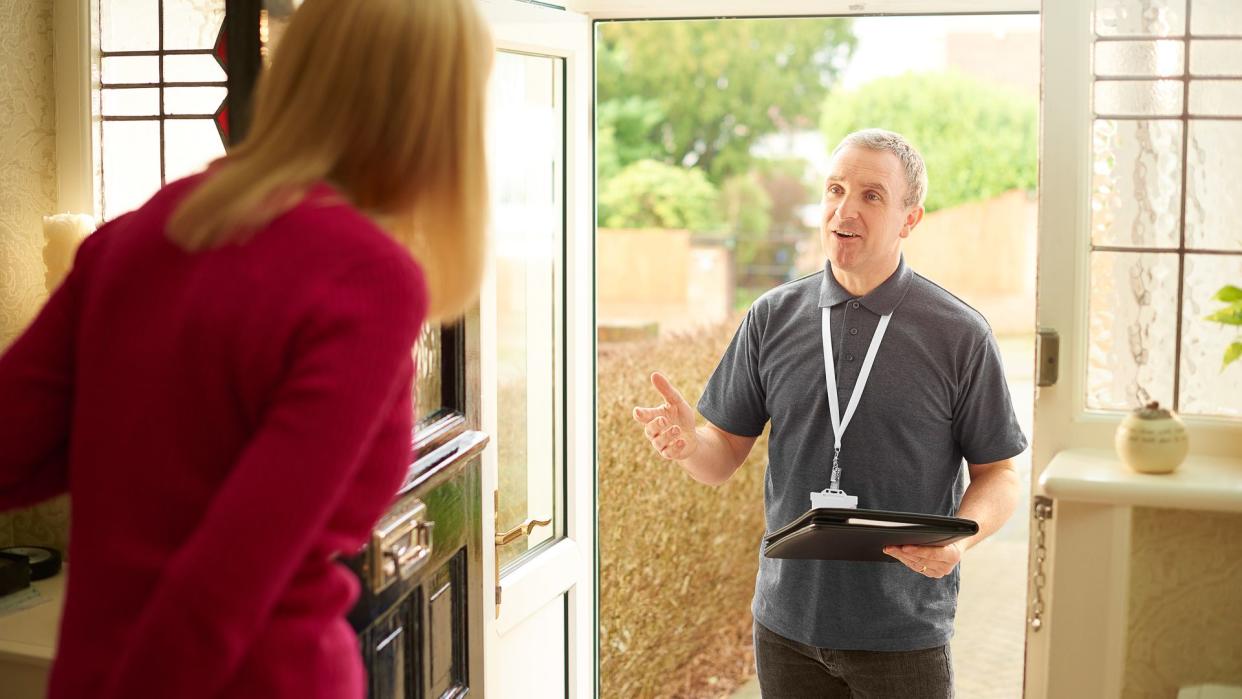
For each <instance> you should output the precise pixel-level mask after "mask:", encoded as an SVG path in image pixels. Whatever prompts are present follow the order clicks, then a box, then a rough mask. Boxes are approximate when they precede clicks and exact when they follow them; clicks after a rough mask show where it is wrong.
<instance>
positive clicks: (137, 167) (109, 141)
mask: <svg viewBox="0 0 1242 699" xmlns="http://www.w3.org/2000/svg"><path fill="white" fill-rule="evenodd" d="M103 144H104V148H103V168H102V169H103V199H104V218H105V219H112V218H116V217H117V216H119V215H121V214H123V213H125V212H126V211H129V210H131V209H135V208H137V207H138V206H140V205H142V203H143V202H145V201H146V200H147V198H148V197H150V196H151V194H152V193H154V192H155V190H157V189H159V187H160V122H159V121H158V120H155V119H152V120H150V121H105V122H104V123H103Z"/></svg>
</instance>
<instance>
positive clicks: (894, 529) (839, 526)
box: [763, 507, 979, 563]
mask: <svg viewBox="0 0 1242 699" xmlns="http://www.w3.org/2000/svg"><path fill="white" fill-rule="evenodd" d="M977 533H979V524H978V522H975V521H974V520H969V519H961V518H959V517H941V516H939V515H920V514H914V513H911V512H888V511H885V510H856V509H852V508H840V507H820V508H816V509H812V510H807V511H806V513H804V514H803V515H802V516H801V517H799V518H797V519H795V520H794V521H792V522H790V523H789V524H787V525H785V526H784V527H781V528H780V529H778V530H776V531H775V532H772V533H771V534H769V535H767V536H766V537H764V539H763V555H764V556H767V557H768V558H802V559H816V560H824V561H885V562H889V563H897V562H898V561H897V559H895V558H893V557H892V556H889V555H888V554H886V553H884V547H885V546H906V545H912V546H947V545H948V544H951V543H953V542H954V541H957V540H959V539H965V538H966V537H968V536H974V535H975V534H977Z"/></svg>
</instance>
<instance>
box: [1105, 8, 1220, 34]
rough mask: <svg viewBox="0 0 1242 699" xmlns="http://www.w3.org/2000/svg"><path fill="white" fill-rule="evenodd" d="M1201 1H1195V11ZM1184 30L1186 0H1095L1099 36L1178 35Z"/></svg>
mask: <svg viewBox="0 0 1242 699" xmlns="http://www.w3.org/2000/svg"><path fill="white" fill-rule="evenodd" d="M1199 1H1200V0H1196V2H1195V8H1196V10H1197V9H1198V6H1199V5H1198V3H1199ZM1196 24H1198V22H1196ZM1185 31H1186V0H1154V1H1153V0H1096V3H1095V32H1096V34H1099V35H1100V36H1177V35H1179V34H1183V33H1185Z"/></svg>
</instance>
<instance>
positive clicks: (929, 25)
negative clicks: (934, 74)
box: [842, 15, 1039, 88]
mask: <svg viewBox="0 0 1242 699" xmlns="http://www.w3.org/2000/svg"><path fill="white" fill-rule="evenodd" d="M959 32H969V33H979V32H993V33H996V34H1005V33H1006V32H1021V33H1028V32H1036V33H1038V32H1039V15H990V16H980V15H963V16H952V15H943V16H938V17H863V18H860V19H856V20H854V35H855V36H856V37H858V47H857V49H856V50H855V51H854V56H853V58H852V60H851V61H850V65H849V67H848V68H847V69H846V70H845V73H844V74H843V75H842V84H843V85H844V86H845V87H847V88H854V87H857V86H859V85H861V84H863V83H866V82H868V81H870V80H874V79H876V78H880V77H885V76H889V75H900V74H902V73H906V72H909V71H937V70H943V69H944V67H945V65H944V64H945V37H946V36H947V35H948V34H951V33H959ZM894 47H900V50H894Z"/></svg>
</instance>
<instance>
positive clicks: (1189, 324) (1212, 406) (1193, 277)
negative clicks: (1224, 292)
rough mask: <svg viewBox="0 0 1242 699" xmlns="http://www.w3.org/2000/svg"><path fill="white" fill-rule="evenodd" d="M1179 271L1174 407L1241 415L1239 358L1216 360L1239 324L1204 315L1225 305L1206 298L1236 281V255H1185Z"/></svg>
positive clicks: (1240, 270)
mask: <svg viewBox="0 0 1242 699" xmlns="http://www.w3.org/2000/svg"><path fill="white" fill-rule="evenodd" d="M1185 275H1186V283H1185V287H1184V294H1183V295H1184V300H1183V302H1182V362H1181V367H1180V369H1181V374H1180V381H1181V385H1180V386H1179V387H1178V393H1179V394H1180V396H1179V400H1178V404H1179V407H1180V408H1181V411H1182V413H1184V414H1188V415H1223V416H1230V417H1242V361H1237V362H1234V363H1233V364H1231V365H1229V366H1228V367H1223V366H1222V360H1223V358H1224V353H1225V348H1227V347H1228V346H1229V345H1230V344H1232V343H1234V342H1239V341H1242V328H1239V326H1236V325H1221V324H1220V323H1214V322H1212V321H1209V320H1207V319H1206V318H1205V317H1204V316H1207V315H1210V314H1212V313H1213V312H1215V311H1217V310H1219V309H1221V308H1224V306H1225V304H1223V303H1221V302H1219V301H1213V300H1212V297H1213V296H1214V295H1215V294H1216V292H1217V290H1219V289H1220V288H1221V287H1222V286H1224V285H1226V284H1232V285H1234V286H1242V255H1193V254H1192V255H1187V256H1186V270H1185Z"/></svg>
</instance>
